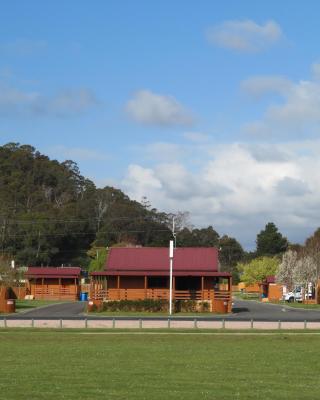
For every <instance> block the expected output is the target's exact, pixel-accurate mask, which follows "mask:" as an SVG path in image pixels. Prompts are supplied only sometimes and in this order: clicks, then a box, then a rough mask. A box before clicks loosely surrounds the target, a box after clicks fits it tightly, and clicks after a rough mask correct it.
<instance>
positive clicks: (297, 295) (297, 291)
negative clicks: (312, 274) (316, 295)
mask: <svg viewBox="0 0 320 400" xmlns="http://www.w3.org/2000/svg"><path fill="white" fill-rule="evenodd" d="M303 292H304V290H303V288H302V287H301V286H296V287H295V288H294V289H293V290H292V291H291V292H288V293H286V294H284V296H283V299H284V300H285V301H288V302H289V303H292V302H294V301H298V302H302V300H303ZM304 298H305V299H308V298H309V299H311V298H312V284H309V285H308V293H305V294H304Z"/></svg>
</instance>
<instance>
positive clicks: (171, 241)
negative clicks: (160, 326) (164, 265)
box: [169, 240, 173, 315]
mask: <svg viewBox="0 0 320 400" xmlns="http://www.w3.org/2000/svg"><path fill="white" fill-rule="evenodd" d="M169 258H170V292H169V314H170V315H172V280H173V279H172V267H173V240H170V245H169Z"/></svg>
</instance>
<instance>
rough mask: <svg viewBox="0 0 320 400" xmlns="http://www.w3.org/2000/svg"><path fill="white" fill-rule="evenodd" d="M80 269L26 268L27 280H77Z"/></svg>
mask: <svg viewBox="0 0 320 400" xmlns="http://www.w3.org/2000/svg"><path fill="white" fill-rule="evenodd" d="M80 274H81V268H80V267H28V271H27V272H26V277H27V278H79V277H80Z"/></svg>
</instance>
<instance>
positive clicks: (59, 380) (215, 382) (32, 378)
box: [0, 330, 320, 400]
mask: <svg viewBox="0 0 320 400" xmlns="http://www.w3.org/2000/svg"><path fill="white" fill-rule="evenodd" d="M81 332H83V331H78V332H70V331H68V332H67V333H66V332H63V331H62V332H60V333H59V334H58V333H57V332H53V331H47V332H46V333H44V332H43V331H42V332H37V331H29V332H26V331H20V332H14V331H12V330H10V334H3V333H2V331H1V332H0V336H1V340H0V354H1V362H2V365H3V368H2V371H1V380H0V392H1V396H2V397H3V398H4V399H6V400H13V399H14V400H16V399H22V398H32V399H35V400H42V399H48V400H51V399H52V400H53V399H54V400H56V399H68V400H73V399H77V400H78V399H83V400H85V399H92V400H95V399H128V398H129V399H131V400H136V399H139V400H144V399H145V400H147V399H153V400H162V399H169V400H171V399H172V400H173V399H184V400H193V399H197V400H198V399H210V400H212V399H213V400H214V399H219V400H220V399H224V400H229V399H230V400H231V399H232V400H233V399H246V400H250V399H258V398H266V399H276V400H277V399H279V400H280V399H281V400H282V399H283V400H284V399H288V398H290V399H301V398H303V399H310V400H311V399H314V398H315V395H316V393H318V392H319V390H320V381H319V379H318V373H317V367H318V366H319V359H320V349H319V345H318V343H319V338H318V337H317V336H316V335H306V334H301V333H300V334H297V335H295V336H293V335H291V336H290V335H289V334H288V335H287V334H285V333H281V334H280V333H279V334H276V335H274V336H266V335H259V334H257V335H255V336H246V335H244V334H243V333H242V334H238V335H231V334H230V335H225V334H221V335H204V334H201V333H200V334H197V335H183V334H168V335H163V334H160V332H159V333H158V334H157V333H155V334H153V335H148V339H147V340H146V337H145V335H143V334H142V335H132V334H131V333H126V334H120V332H119V333H118V332H115V333H114V334H112V335H82V334H79V333H81ZM301 354H304V357H301ZM31 360H32V361H31ZM288 365H290V368H288ZM16 382H17V383H18V384H16ZM301 396H302V397H301Z"/></svg>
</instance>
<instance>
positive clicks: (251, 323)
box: [250, 319, 253, 329]
mask: <svg viewBox="0 0 320 400" xmlns="http://www.w3.org/2000/svg"><path fill="white" fill-rule="evenodd" d="M250 327H251V329H253V319H252V320H251V321H250Z"/></svg>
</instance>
